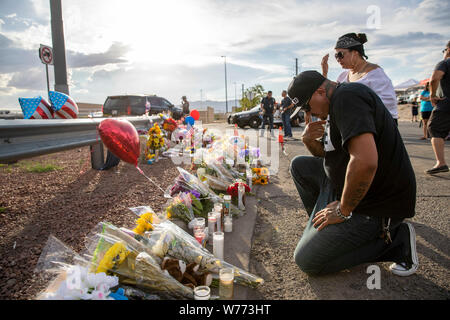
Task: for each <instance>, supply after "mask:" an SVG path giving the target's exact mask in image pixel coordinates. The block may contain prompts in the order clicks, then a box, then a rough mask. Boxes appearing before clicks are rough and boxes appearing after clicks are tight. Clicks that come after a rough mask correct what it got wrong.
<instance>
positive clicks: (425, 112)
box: [420, 82, 433, 140]
mask: <svg viewBox="0 0 450 320" xmlns="http://www.w3.org/2000/svg"><path fill="white" fill-rule="evenodd" d="M431 111H433V105H432V104H431V101H430V82H427V84H426V85H425V89H424V90H423V91H422V93H421V94H420V114H421V116H422V124H423V137H421V138H420V140H428V136H429V134H428V119H430V116H431Z"/></svg>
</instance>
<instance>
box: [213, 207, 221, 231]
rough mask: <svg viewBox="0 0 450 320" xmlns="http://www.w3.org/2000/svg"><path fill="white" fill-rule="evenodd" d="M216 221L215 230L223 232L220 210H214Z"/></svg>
mask: <svg viewBox="0 0 450 320" xmlns="http://www.w3.org/2000/svg"><path fill="white" fill-rule="evenodd" d="M215 214H216V223H217V228H216V229H217V231H222V232H223V214H222V211H216V212H215Z"/></svg>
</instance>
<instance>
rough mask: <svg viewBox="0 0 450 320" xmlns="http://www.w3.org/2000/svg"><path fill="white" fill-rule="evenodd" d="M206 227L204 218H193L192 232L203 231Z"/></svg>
mask: <svg viewBox="0 0 450 320" xmlns="http://www.w3.org/2000/svg"><path fill="white" fill-rule="evenodd" d="M205 227H206V223H205V218H195V221H194V231H195V230H197V229H200V230H204V229H205Z"/></svg>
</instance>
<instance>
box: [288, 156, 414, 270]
mask: <svg viewBox="0 0 450 320" xmlns="http://www.w3.org/2000/svg"><path fill="white" fill-rule="evenodd" d="M290 171H291V175H292V178H293V180H294V183H295V185H296V187H297V190H298V193H299V194H300V198H301V199H302V201H303V204H304V206H305V209H306V211H307V213H308V215H309V221H308V224H307V226H306V228H305V230H304V231H303V235H302V237H301V239H300V241H299V242H298V244H297V248H296V249H295V251H294V259H295V262H296V263H297V265H298V266H299V267H300V269H302V270H303V271H304V272H306V273H308V274H310V275H320V274H327V273H332V272H337V271H340V270H344V269H347V268H350V267H353V266H356V265H359V264H362V263H369V262H381V261H393V262H397V263H398V262H404V261H405V260H406V258H405V257H406V255H407V254H408V250H410V249H409V233H408V231H407V226H406V225H405V224H403V227H402V228H400V226H401V225H402V220H403V219H397V220H392V221H391V227H390V232H391V237H392V243H391V244H386V243H385V241H384V239H382V238H380V235H381V232H382V230H383V229H382V219H383V218H379V217H369V216H365V215H362V214H354V215H353V217H352V218H351V219H350V220H347V221H344V222H342V223H338V224H333V225H328V226H326V227H325V228H324V229H322V230H321V231H317V229H316V228H314V226H313V224H314V223H312V219H313V218H314V216H315V214H316V213H317V212H318V211H320V210H322V209H324V208H325V207H326V206H327V205H328V204H329V203H330V202H333V201H335V200H338V199H337V196H336V192H335V191H334V190H333V187H332V186H331V183H330V181H329V179H328V178H327V176H326V174H325V170H324V169H323V159H322V158H316V157H307V156H298V157H296V158H294V159H293V160H292V162H291V166H290ZM405 227H406V228H405ZM405 244H406V245H405Z"/></svg>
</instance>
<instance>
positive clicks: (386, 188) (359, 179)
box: [288, 71, 419, 276]
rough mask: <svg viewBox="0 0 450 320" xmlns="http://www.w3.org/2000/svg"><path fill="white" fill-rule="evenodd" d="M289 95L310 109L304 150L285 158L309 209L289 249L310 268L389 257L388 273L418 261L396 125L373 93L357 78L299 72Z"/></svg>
mask: <svg viewBox="0 0 450 320" xmlns="http://www.w3.org/2000/svg"><path fill="white" fill-rule="evenodd" d="M288 94H289V97H290V98H291V99H292V100H293V102H294V103H295V104H296V105H298V106H300V107H302V109H303V110H304V111H305V112H306V119H311V116H315V117H318V118H319V119H321V121H316V122H310V121H307V125H306V127H305V130H304V132H303V136H302V141H303V143H304V144H305V146H306V147H307V148H308V150H309V151H310V152H311V153H312V154H313V156H314V157H311V156H298V157H296V158H294V159H293V160H292V162H291V167H290V171H291V175H292V178H293V180H294V182H295V185H296V187H297V190H298V192H299V194H300V197H301V199H302V201H303V204H304V206H305V208H306V211H307V213H308V215H309V221H308V224H307V227H306V229H305V230H304V232H303V235H302V237H301V239H300V241H299V243H298V244H297V248H296V249H295V252H294V259H295V261H296V263H297V264H298V266H299V267H300V268H301V269H302V270H303V271H304V272H306V273H308V274H310V275H320V274H326V273H331V272H337V271H340V270H343V269H347V268H350V267H353V266H356V265H359V264H362V263H372V262H381V261H391V262H394V263H393V264H392V265H391V266H390V270H391V271H392V273H394V274H396V275H399V276H409V275H411V274H413V273H414V272H415V271H416V270H417V267H418V264H419V263H418V258H417V252H416V236H415V231H414V228H413V226H412V225H411V224H410V223H405V222H403V220H404V219H405V218H411V217H413V216H414V214H415V203H416V180H415V175H414V171H413V169H412V166H411V162H410V160H409V156H408V154H407V152H406V149H405V146H404V144H403V141H402V138H401V136H400V133H399V131H398V129H397V126H396V125H395V122H394V120H393V118H392V116H391V115H390V113H389V111H388V110H387V109H386V107H385V106H384V105H383V102H382V101H381V99H380V98H379V97H378V96H377V94H376V93H375V92H374V91H372V90H371V89H370V88H368V87H366V86H365V85H362V84H359V83H341V84H338V83H336V82H332V81H330V80H328V79H326V78H324V77H323V76H322V75H321V74H320V73H318V72H316V71H304V72H302V73H300V74H299V75H298V76H297V77H296V78H295V79H294V80H293V81H292V82H291V84H290V85H289V89H288Z"/></svg>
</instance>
